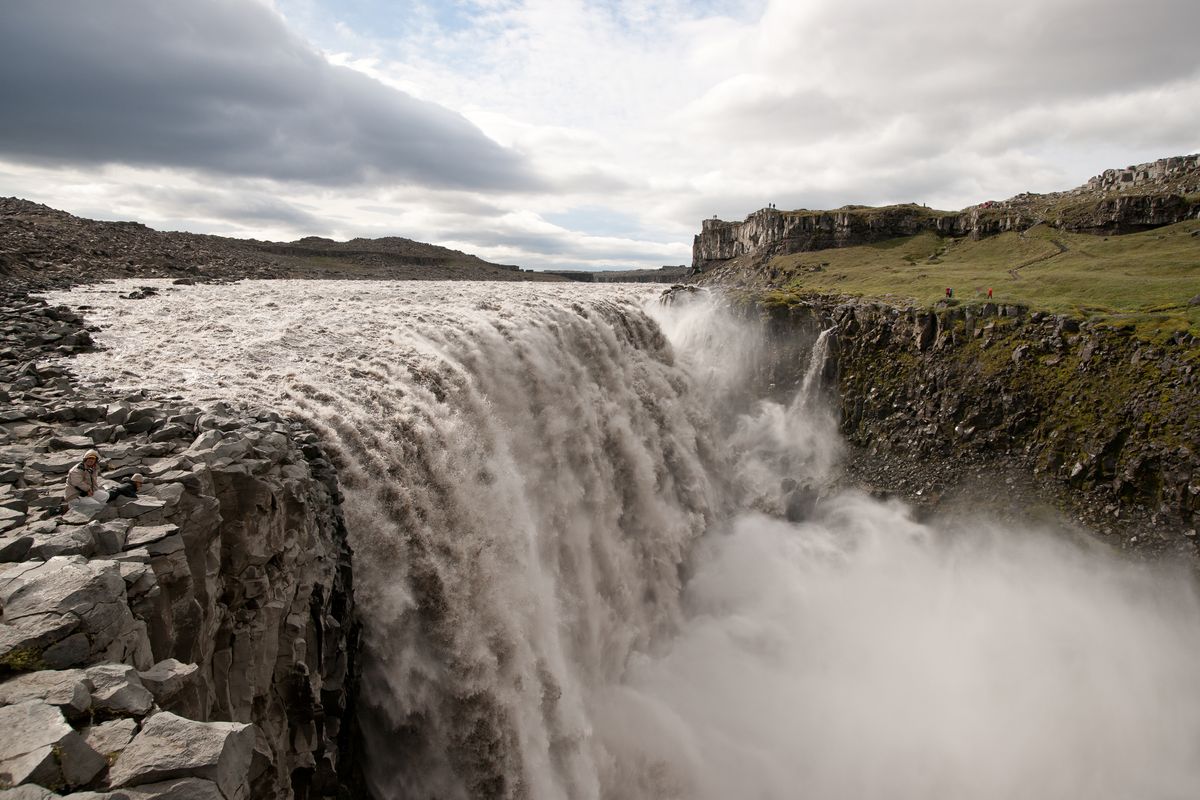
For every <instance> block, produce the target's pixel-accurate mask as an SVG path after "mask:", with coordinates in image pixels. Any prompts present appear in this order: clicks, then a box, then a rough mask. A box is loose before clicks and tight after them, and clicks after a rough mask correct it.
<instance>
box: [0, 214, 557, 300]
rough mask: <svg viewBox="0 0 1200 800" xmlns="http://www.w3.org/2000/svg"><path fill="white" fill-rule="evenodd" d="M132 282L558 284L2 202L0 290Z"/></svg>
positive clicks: (359, 244)
mask: <svg viewBox="0 0 1200 800" xmlns="http://www.w3.org/2000/svg"><path fill="white" fill-rule="evenodd" d="M132 277H138V278H143V277H145V278H149V277H160V278H183V279H192V280H201V281H203V280H237V279H241V278H375V279H405V280H503V281H514V280H515V281H520V280H533V281H561V280H563V278H561V277H559V276H555V275H547V274H543V273H540V272H531V271H527V270H522V269H520V268H519V267H516V266H512V265H508V264H493V263H491V262H488V261H484V260H483V259H481V258H478V257H477V256H473V255H469V254H467V253H463V252H460V251H458V250H450V249H448V248H445V247H438V246H436V245H431V244H425V243H423V242H416V241H413V240H411V239H404V238H400V237H396V236H388V237H384V238H381V239H351V240H350V241H348V242H336V241H334V240H332V239H325V238H322V237H319V236H307V237H305V238H303V239H298V240H296V241H294V242H262V241H256V240H253V239H234V238H229V237H224V236H207V235H203V234H195V233H179V232H162V231H156V230H154V229H152V228H148V227H146V226H145V225H142V224H141V223H137V222H100V221H96V220H90V219H84V218H81V217H76V216H73V215H71V214H68V213H66V212H65V211H58V210H56V209H53V208H50V207H49V206H45V205H41V204H39V203H33V202H30V201H28V200H21V199H19V198H15V197H7V198H0V282H4V283H7V284H10V285H19V286H24V287H27V288H37V287H47V286H64V285H69V284H72V283H77V282H79V281H83V280H91V279H97V278H132Z"/></svg>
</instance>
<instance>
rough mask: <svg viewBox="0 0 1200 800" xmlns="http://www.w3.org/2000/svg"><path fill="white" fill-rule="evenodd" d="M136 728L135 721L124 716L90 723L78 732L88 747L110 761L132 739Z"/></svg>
mask: <svg viewBox="0 0 1200 800" xmlns="http://www.w3.org/2000/svg"><path fill="white" fill-rule="evenodd" d="M137 728H138V726H137V722H136V721H134V720H132V719H128V718H124V719H114V720H109V721H108V722H102V723H100V724H99V725H90V726H88V727H86V728H84V729H83V730H82V731H81V732H80V733H81V735H82V736H83V740H84V741H85V742H87V743H88V747H90V748H92V749H93V750H95V751H96V752H97V753H99V754H100V755H102V756H104V757H105V759H107V760H109V761H111V760H113V759H114V758H115V757H116V756H117V755H118V754H120V753H121V752H122V751H123V750H124V749H125V748H126V747H128V746H129V743H130V742H132V741H133V737H134V736H135V735H137Z"/></svg>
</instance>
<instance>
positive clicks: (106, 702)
mask: <svg viewBox="0 0 1200 800" xmlns="http://www.w3.org/2000/svg"><path fill="white" fill-rule="evenodd" d="M87 677H88V680H90V681H91V682H92V686H93V687H94V688H93V689H92V706H93V707H95V708H96V709H99V710H103V711H112V712H116V713H119V714H133V715H135V716H139V717H140V716H143V715H145V714H147V713H149V712H150V709H151V708H153V707H154V695H152V694H150V691H149V690H148V689H147V688H146V687H145V686H143V685H142V679H141V677H140V676H139V675H138V673H137V670H136V669H134V668H133V667H131V666H129V665H128V664H98V665H97V666H94V667H88V668H87Z"/></svg>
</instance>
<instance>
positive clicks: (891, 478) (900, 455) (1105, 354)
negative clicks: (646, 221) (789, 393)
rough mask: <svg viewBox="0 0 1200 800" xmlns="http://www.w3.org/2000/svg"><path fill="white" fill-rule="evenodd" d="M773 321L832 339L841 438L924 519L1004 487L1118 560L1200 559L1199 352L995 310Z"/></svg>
mask: <svg viewBox="0 0 1200 800" xmlns="http://www.w3.org/2000/svg"><path fill="white" fill-rule="evenodd" d="M773 313H774V314H775V315H776V317H777V319H776V320H775V325H776V328H777V329H778V330H780V331H783V330H786V329H790V330H791V333H790V335H791V336H796V335H797V334H798V333H799V332H800V330H798V329H801V330H806V331H808V332H809V333H810V335H811V334H812V332H813V331H815V330H819V329H824V328H828V327H830V326H836V333H835V339H834V346H833V348H832V351H831V363H830V365H829V366H830V369H831V370H832V371H833V373H834V374H835V376H836V377H835V379H834V381H833V382H834V383H836V386H837V402H838V405H839V406H840V411H841V428H842V431H843V433H844V434H845V435H846V437H847V439H848V440H849V441H850V442H851V443H852V444H854V445H857V446H858V447H859V448H861V451H860V454H859V456H858V457H857V458H856V460H855V462H854V468H855V469H856V470H858V471H859V472H860V473H861V474H862V475H863V476H865V478H866V479H867V480H868V481H869V482H870V483H871V485H874V486H878V487H882V488H886V489H888V490H891V491H896V492H898V493H900V494H904V495H906V496H908V498H909V499H910V500H912V501H913V502H914V503H916V504H917V505H918V506H922V505H928V504H931V503H936V502H937V500H938V498H939V497H940V495H941V494H942V493H943V491H944V490H946V489H947V488H949V487H950V486H951V485H953V484H960V483H962V482H963V481H965V480H968V479H973V478H980V479H981V480H985V481H986V480H990V477H989V476H992V477H994V476H995V475H996V474H998V473H1004V474H1005V476H1006V478H1005V479H1006V480H1008V481H1024V482H1027V483H1028V486H1023V487H1022V491H1020V492H1014V491H1013V489H1012V487H1011V485H1009V486H1006V485H1005V483H1004V482H1001V484H1000V486H999V487H998V488H996V489H995V490H994V491H995V493H997V494H1004V493H1010V494H1017V495H1021V496H1027V497H1031V498H1032V497H1033V496H1035V494H1038V493H1040V494H1041V495H1044V497H1045V502H1046V503H1047V504H1048V505H1050V506H1057V507H1060V508H1062V509H1064V510H1067V511H1069V512H1070V514H1071V515H1072V516H1074V517H1076V518H1077V519H1079V520H1080V521H1082V522H1084V523H1085V524H1086V525H1087V526H1088V527H1089V528H1092V529H1093V530H1095V531H1097V532H1098V533H1099V534H1101V535H1102V536H1104V537H1105V538H1106V539H1107V540H1109V541H1110V542H1111V543H1113V544H1115V545H1117V546H1119V547H1122V548H1125V549H1130V550H1135V551H1137V552H1139V553H1147V554H1157V553H1179V554H1182V555H1184V556H1186V557H1189V558H1193V557H1198V556H1200V549H1198V548H1197V540H1198V537H1197V536H1196V533H1195V532H1196V530H1197V528H1200V447H1197V442H1196V439H1195V431H1197V430H1200V402H1198V398H1200V373H1197V371H1196V369H1195V366H1194V360H1193V356H1192V355H1189V354H1192V353H1194V350H1195V348H1196V346H1197V342H1196V341H1195V340H1194V339H1193V338H1192V337H1190V336H1188V335H1186V334H1181V335H1179V336H1177V337H1176V339H1175V340H1173V341H1170V342H1167V343H1165V344H1159V345H1151V344H1149V343H1146V342H1144V341H1140V340H1138V339H1137V338H1136V337H1134V336H1132V335H1130V334H1129V333H1128V331H1124V330H1118V329H1113V328H1111V327H1104V326H1100V325H1093V324H1089V323H1080V322H1079V321H1077V320H1073V319H1070V318H1067V317H1062V316H1056V315H1051V314H1045V313H1038V312H1034V313H1029V312H1028V311H1027V310H1026V309H1024V308H1020V307H1015V306H997V305H992V304H983V305H979V306H969V307H963V306H956V305H945V304H942V305H939V307H937V308H935V309H932V310H930V309H916V308H897V307H894V306H890V305H888V304H886V303H882V302H865V301H854V302H846V301H844V300H835V299H829V300H821V299H814V300H812V301H810V302H807V303H805V304H803V305H799V306H796V307H794V308H792V309H780V310H776V311H775V312H773ZM780 335H783V334H780ZM801 338H803V337H801ZM775 380H784V379H783V378H782V377H776V378H775ZM1026 489H1027V490H1028V494H1026V491H1025V490H1026Z"/></svg>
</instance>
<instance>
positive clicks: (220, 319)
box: [55, 281, 1200, 800]
mask: <svg viewBox="0 0 1200 800" xmlns="http://www.w3.org/2000/svg"><path fill="white" fill-rule="evenodd" d="M143 283H146V282H144V281H142V282H138V285H141V284H143ZM119 288H126V289H127V288H128V285H126V286H124V287H119ZM657 293H658V292H657V290H652V289H651V290H648V289H646V288H644V287H613V286H586V285H566V286H562V285H559V286H554V285H549V286H542V285H536V286H535V285H522V284H514V285H497V284H464V283H447V284H430V283H412V284H405V283H338V282H288V281H282V282H243V283H241V284H237V285H233V286H194V287H180V288H176V289H172V290H170V291H167V292H165V293H164V294H163V295H160V296H158V297H154V298H151V299H148V300H143V301H136V302H132V301H123V300H120V299H119V298H118V296H117V291H116V289H114V287H112V286H108V287H91V288H86V289H79V290H76V291H74V292H72V293H70V294H68V295H63V296H59V297H56V298H55V299H56V300H58V301H64V302H68V303H69V304H73V305H79V304H86V305H89V306H91V309H90V310H89V311H87V312H86V313H87V314H88V316H89V319H91V320H93V321H96V322H98V323H100V324H101V325H102V326H104V331H103V332H102V333H101V334H100V335H99V336H98V337H97V338H98V341H99V342H100V343H101V344H102V345H104V346H105V347H107V348H108V349H107V350H106V351H104V352H101V353H96V354H89V355H84V356H81V357H79V358H77V359H74V364H75V368H76V370H77V371H78V372H80V373H81V374H83V375H85V376H93V377H94V378H95V379H103V380H105V381H108V382H114V383H117V384H120V385H125V386H128V387H149V388H152V389H155V390H160V391H163V392H170V393H175V392H182V393H184V394H185V395H187V396H188V397H189V398H192V399H196V400H204V399H228V400H233V401H245V402H251V403H256V404H263V405H271V406H275V407H280V408H282V409H284V410H287V411H289V412H290V413H294V414H296V415H299V416H301V417H303V418H305V419H306V420H308V421H309V422H310V424H312V425H313V427H314V428H315V429H316V430H317V431H318V432H320V433H321V434H322V435H323V437H324V438H325V439H326V440H327V441H328V442H329V444H330V446H331V449H332V451H333V453H334V456H335V457H336V460H337V462H338V466H339V471H340V475H341V479H342V482H343V484H344V487H345V491H346V496H347V502H346V511H347V523H348V527H349V529H350V533H351V537H352V543H353V546H354V549H355V571H356V589H357V590H358V592H359V603H360V610H361V614H362V617H363V623H364V629H365V634H366V643H365V647H366V653H365V656H366V663H367V670H366V675H365V680H364V687H363V706H364V707H363V708H362V709H360V715H361V718H362V719H363V720H364V728H365V732H366V735H367V738H368V752H369V764H368V773H369V778H370V781H371V783H372V786H373V789H374V791H375V792H376V793H377V795H378V796H379V797H380V798H401V797H404V798H409V797H418V798H425V797H429V798H432V797H439V798H475V797H512V798H518V797H522V798H523V797H528V798H561V797H567V798H613V799H614V800H616V799H617V798H621V799H626V798H628V799H629V800H640V799H641V798H645V799H646V800H649V799H650V798H668V797H678V798H713V799H714V800H715V799H716V798H733V797H754V798H771V799H773V798H796V797H805V798H830V799H831V800H832V799H833V798H913V799H914V800H915V799H916V798H947V800H949V799H950V798H997V799H999V798H1014V797H1032V798H1068V797H1070V798H1077V797H1089V798H1114V800H1115V799H1116V798H1130V797H1137V798H1184V797H1192V796H1195V795H1196V793H1197V789H1198V787H1200V699H1197V698H1196V693H1195V692H1193V691H1192V689H1191V683H1192V676H1193V675H1194V674H1196V671H1197V668H1198V667H1200V604H1198V603H1197V599H1196V595H1195V592H1194V591H1193V588H1192V584H1191V582H1190V579H1189V578H1188V576H1186V575H1184V574H1176V573H1172V572H1170V571H1168V570H1165V569H1163V568H1150V567H1145V566H1138V565H1131V564H1127V563H1124V562H1122V561H1120V560H1119V559H1117V558H1115V557H1113V556H1111V555H1108V554H1106V553H1105V552H1103V551H1102V550H1100V549H1099V548H1084V547H1081V546H1079V545H1078V544H1072V543H1069V542H1067V541H1065V540H1063V539H1060V538H1059V537H1057V536H1055V535H1053V534H1052V533H1048V532H1030V531H1015V530H1011V529H1002V528H1000V527H998V526H996V525H994V524H991V523H989V522H987V521H986V520H984V519H981V520H979V521H978V522H977V523H976V524H974V525H973V526H972V527H971V528H970V529H962V528H961V527H959V528H956V529H942V528H938V527H930V526H927V525H922V524H918V523H916V522H914V521H912V520H911V519H910V517H909V516H908V512H907V509H905V507H904V506H902V505H900V504H895V503H893V504H883V503H879V502H876V501H873V500H870V499H869V498H866V497H862V496H858V495H854V494H845V493H838V492H836V491H831V489H830V487H831V486H832V482H831V477H832V475H833V473H834V471H835V470H836V464H837V460H838V456H839V453H840V449H841V444H840V441H839V440H838V438H837V433H836V421H835V420H834V418H833V416H832V415H831V414H830V412H829V411H828V409H827V407H825V406H824V405H823V404H822V402H821V400H820V391H819V388H820V387H819V383H817V382H816V375H817V372H818V370H817V369H816V367H819V362H820V360H821V358H822V354H823V349H822V348H823V347H824V345H825V344H826V343H827V342H826V341H824V340H823V341H818V342H814V347H813V355H812V356H810V359H811V360H810V363H809V364H808V365H798V368H797V374H798V375H801V376H804V377H805V378H806V380H802V381H800V382H799V385H798V387H797V393H796V395H795V396H794V397H793V398H791V400H790V401H789V402H787V403H782V404H781V403H772V402H766V401H763V402H759V403H752V404H747V403H745V402H743V400H744V398H741V396H742V395H744V394H745V393H746V392H747V391H751V390H753V388H754V387H753V386H752V385H750V384H748V378H747V374H746V371H745V369H744V367H745V364H746V363H747V362H748V360H749V359H750V358H751V356H752V355H753V353H754V352H755V351H756V348H758V347H760V346H761V341H760V339H759V337H760V336H761V331H760V330H759V329H758V328H757V327H756V326H754V325H748V324H745V323H744V322H743V321H741V320H739V319H738V318H737V317H736V316H735V315H731V314H729V313H728V312H726V311H725V310H724V309H723V307H722V305H721V303H720V302H718V301H716V300H715V299H714V298H712V297H708V296H703V297H695V298H683V299H681V300H680V301H679V302H678V303H676V304H671V305H666V306H664V305H660V304H658V303H657V302H656V298H657ZM833 335H836V334H833ZM735 396H739V398H741V399H739V401H738V402H733V401H732V400H731V398H733V397H735ZM784 479H793V480H798V481H800V482H802V483H806V484H808V485H811V486H814V487H817V488H819V489H820V490H821V491H822V492H824V493H825V497H824V500H823V502H822V503H821V504H820V505H819V506H818V508H817V511H816V513H815V514H814V515H813V516H812V517H811V518H810V519H808V520H806V521H804V522H801V523H798V524H791V523H787V522H784V521H782V520H780V519H778V518H776V517H771V516H765V515H763V514H761V513H759V511H757V510H755V509H760V510H768V511H772V510H778V509H779V508H780V507H781V503H782V497H781V490H780V484H781V482H782V481H783V480H784ZM401 733H402V734H403V735H400V734H401Z"/></svg>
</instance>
